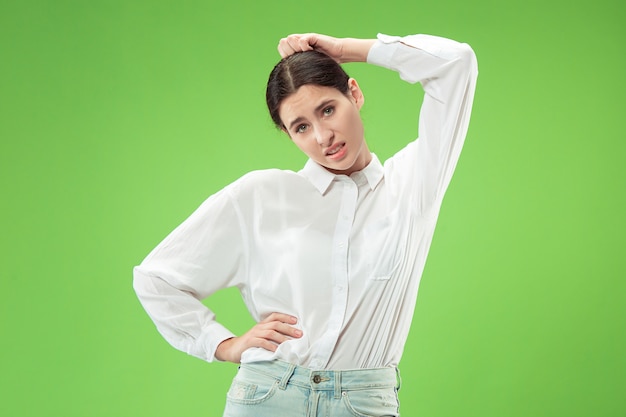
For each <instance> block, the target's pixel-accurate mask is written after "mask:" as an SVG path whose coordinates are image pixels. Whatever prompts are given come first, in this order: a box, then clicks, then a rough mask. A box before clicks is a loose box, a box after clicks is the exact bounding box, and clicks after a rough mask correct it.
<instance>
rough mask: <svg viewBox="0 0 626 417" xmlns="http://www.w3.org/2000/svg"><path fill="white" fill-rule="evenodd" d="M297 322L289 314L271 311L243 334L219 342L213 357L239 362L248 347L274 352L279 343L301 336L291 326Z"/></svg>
mask: <svg viewBox="0 0 626 417" xmlns="http://www.w3.org/2000/svg"><path fill="white" fill-rule="evenodd" d="M297 322H298V319H296V318H295V317H293V316H290V315H289V314H283V313H272V314H270V315H269V316H268V317H267V318H266V319H265V320H263V321H261V322H259V323H257V324H255V325H254V326H253V327H252V328H251V329H250V330H248V331H247V332H246V333H245V334H244V335H242V336H239V337H232V338H230V339H226V340H224V341H223V342H222V343H220V344H219V346H218V347H217V349H216V350H215V357H216V358H217V359H218V360H220V361H227V362H234V363H240V362H241V355H242V354H243V352H244V351H246V350H247V349H249V348H254V347H258V348H263V349H266V350H269V351H271V352H275V351H276V349H277V348H278V345H280V344H281V343H283V342H285V341H287V340H291V339H294V338H296V339H297V338H299V337H302V331H300V330H298V329H296V328H295V327H293V325H295V324H296V323H297Z"/></svg>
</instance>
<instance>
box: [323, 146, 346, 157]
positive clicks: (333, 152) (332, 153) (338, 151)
mask: <svg viewBox="0 0 626 417" xmlns="http://www.w3.org/2000/svg"><path fill="white" fill-rule="evenodd" d="M345 153H346V144H345V142H342V143H338V144H337V145H335V146H333V147H332V148H330V149H328V150H327V151H326V157H328V158H330V159H341V158H343V156H344V155H345Z"/></svg>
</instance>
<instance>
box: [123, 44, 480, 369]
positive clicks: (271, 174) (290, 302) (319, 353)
mask: <svg viewBox="0 0 626 417" xmlns="http://www.w3.org/2000/svg"><path fill="white" fill-rule="evenodd" d="M368 62H369V63H371V64H375V65H380V66H383V67H386V68H389V69H392V70H395V71H397V72H399V73H400V77H401V78H402V79H404V80H406V81H408V82H411V83H415V82H420V83H421V84H422V85H423V88H424V91H425V97H424V102H423V105H422V109H421V111H420V120H419V139H417V140H415V141H414V142H411V143H409V144H408V145H407V146H406V147H405V148H404V149H402V150H401V151H400V152H398V153H397V154H396V155H394V156H393V157H392V158H390V159H388V160H387V161H386V162H385V164H384V165H381V163H380V162H379V160H378V158H376V156H374V157H373V159H372V161H371V163H370V164H369V165H368V166H367V167H366V168H365V169H363V170H362V171H359V172H355V173H353V174H352V175H350V176H345V175H334V174H332V173H330V172H329V171H327V170H326V169H324V168H323V167H321V166H319V165H317V164H316V163H315V162H313V161H311V160H309V161H308V162H307V164H306V166H305V167H304V168H303V169H302V170H301V171H299V172H293V171H285V170H278V169H273V170H263V171H255V172H251V173H249V174H247V175H245V176H243V177H242V178H240V179H239V180H237V181H236V182H234V183H232V184H231V185H229V186H227V187H226V188H224V189H223V190H221V191H220V192H218V193H217V194H215V195H213V196H211V197H210V198H209V199H208V200H206V201H205V202H204V203H203V204H202V205H201V206H200V207H199V208H198V209H197V210H196V211H195V212H194V213H193V214H192V215H191V216H190V217H189V218H188V219H187V220H186V221H185V222H184V223H183V224H181V225H180V226H179V227H178V228H177V229H176V230H174V231H173V232H172V233H171V234H170V235H169V236H168V237H167V238H166V239H165V240H164V241H163V242H162V243H161V244H160V245H158V246H157V247H156V248H155V249H154V250H153V251H152V252H151V253H150V254H149V255H148V257H147V258H146V259H145V260H144V261H143V262H142V263H141V265H139V266H137V267H136V268H135V270H134V277H135V279H134V286H135V290H136V292H137V294H138V296H139V299H140V301H141V303H142V304H143V306H144V307H145V309H146V310H147V312H148V314H149V315H150V316H151V318H152V319H153V320H154V322H155V323H156V325H157V328H158V330H159V331H160V332H161V333H162V335H163V336H164V337H165V338H166V339H167V340H168V341H169V342H170V343H171V344H172V345H173V346H175V347H176V348H178V349H181V350H183V351H185V352H187V353H189V354H191V355H194V356H197V357H200V358H202V359H205V360H207V361H212V360H214V359H215V357H214V353H215V350H216V348H217V346H218V345H219V344H220V343H221V342H222V341H224V340H225V339H227V338H229V337H232V336H234V335H233V334H232V333H231V332H230V331H229V330H227V329H226V328H224V327H223V326H222V325H221V324H219V322H218V321H216V317H215V315H214V314H213V313H212V312H211V310H210V309H208V308H207V307H206V306H204V305H203V304H202V303H201V301H200V300H202V299H203V298H205V297H207V296H209V295H210V294H212V293H214V292H215V291H217V290H219V289H221V288H225V287H232V286H236V287H238V288H239V290H240V291H241V294H242V296H243V299H244V301H245V304H246V306H247V307H248V310H249V311H250V314H251V315H252V316H253V318H254V319H255V320H257V321H260V320H263V319H264V318H265V317H267V316H268V315H269V314H271V313H272V312H281V313H287V314H291V315H293V316H296V317H297V318H298V324H297V327H299V328H301V329H302V331H303V336H302V337H301V338H298V339H293V340H288V341H286V342H284V343H282V344H281V345H280V346H279V347H278V350H277V351H276V352H270V351H267V350H264V349H261V348H251V349H249V350H247V351H245V352H244V354H243V355H242V362H254V361H263V360H272V359H281V360H284V361H287V362H291V363H295V364H298V365H302V366H306V367H310V368H313V369H336V370H339V369H356V368H377V367H394V366H397V364H398V362H399V361H400V357H401V355H402V351H403V348H404V344H405V341H406V338H407V334H408V331H409V327H410V323H411V319H412V316H413V310H414V306H415V301H416V298H417V291H418V286H419V281H420V277H421V275H422V270H423V268H424V263H425V262H426V255H427V253H428V249H429V246H430V243H431V240H432V236H433V232H434V229H435V224H436V221H437V216H438V213H439V208H440V205H441V201H442V198H443V195H444V192H445V189H446V187H447V185H448V183H449V182H450V178H451V176H452V173H453V171H454V167H455V165H456V162H457V159H458V157H459V153H460V152H461V147H462V144H463V140H464V138H465V135H466V132H467V127H468V123H469V118H470V111H471V106H472V99H473V95H474V89H475V82H476V76H477V64H476V59H475V56H474V53H473V51H472V49H471V48H470V47H469V46H468V45H466V44H462V43H458V42H455V41H452V40H448V39H443V38H439V37H434V36H428V35H413V36H407V37H404V38H400V37H390V36H386V35H379V37H378V41H377V42H376V43H375V44H374V46H373V47H372V49H371V50H370V53H369V55H368Z"/></svg>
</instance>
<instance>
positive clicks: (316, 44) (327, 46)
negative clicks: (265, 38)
mask: <svg viewBox="0 0 626 417" xmlns="http://www.w3.org/2000/svg"><path fill="white" fill-rule="evenodd" d="M303 51H320V52H323V53H325V54H326V55H328V56H330V57H331V58H333V59H334V60H335V61H337V62H341V56H342V45H341V40H340V39H337V38H333V37H331V36H326V35H320V34H318V33H305V34H293V35H289V36H287V37H286V38H282V39H281V40H280V42H278V53H280V56H281V57H282V58H285V57H288V56H289V55H292V54H295V53H296V52H303Z"/></svg>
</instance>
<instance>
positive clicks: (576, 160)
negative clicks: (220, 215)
mask: <svg viewBox="0 0 626 417" xmlns="http://www.w3.org/2000/svg"><path fill="white" fill-rule="evenodd" d="M624 21H626V16H625V6H624V3H623V2H620V1H618V0H599V1H596V2H582V3H581V2H570V1H565V0H557V1H545V0H542V1H525V2H518V1H514V2H510V1H506V2H505V1H494V0H476V1H465V0H463V1H461V0H441V1H429V2H425V1H410V2H409V1H393V0H391V1H386V2H373V1H371V2H369V1H362V0H359V1H356V0H349V1H342V2H334V3H332V2H331V3H329V2H317V3H311V2H291V1H289V2H288V1H283V2H279V1H253V0H249V1H231V2H216V1H210V0H207V1H181V2H174V1H171V2H166V1H147V0H143V1H133V0H128V1H127V0H125V1H121V0H111V1H104V0H102V1H89V2H81V1H9V0H3V1H2V2H0V138H1V148H0V172H1V184H2V199H1V201H2V202H1V203H0V204H1V207H2V216H1V222H2V246H1V248H0V249H1V254H2V268H1V271H2V272H1V273H2V280H1V290H2V292H1V293H2V296H3V297H2V303H0V306H1V307H0V308H1V309H2V310H1V312H2V316H1V320H2V328H1V330H2V332H1V334H2V345H1V346H2V348H1V349H2V350H1V351H0V353H1V354H0V364H1V368H0V369H1V372H0V381H1V384H2V386H1V391H0V392H2V400H1V401H0V414H1V415H3V416H37V417H44V416H50V417H55V416H63V417H74V416H75V417H87V416H89V417H98V416H102V417H114V416H120V417H124V416H135V417H138V416H150V417H158V416H188V417H192V416H219V415H221V411H222V409H223V406H224V401H225V394H226V391H227V389H228V387H229V385H230V381H231V379H232V377H233V375H234V373H235V372H236V366H235V365H233V364H226V363H212V364H208V363H205V362H202V361H200V360H198V359H195V358H192V357H190V356H187V355H186V354H184V353H181V352H178V351H176V350H174V349H173V348H171V347H170V346H169V345H168V344H167V343H166V342H165V341H164V340H163V339H162V338H161V336H160V335H159V334H158V333H157V331H156V329H155V328H154V326H153V324H152V323H151V321H150V320H149V319H148V317H147V315H146V314H145V312H144V311H143V310H142V308H141V306H140V305H139V302H138V301H137V299H136V297H135V295H134V292H133V290H132V285H131V282H132V274H131V271H132V267H133V266H134V265H136V264H138V263H139V262H141V260H142V259H143V257H144V256H145V255H146V254H147V253H148V252H149V251H150V250H151V249H152V248H153V247H154V246H155V245H156V244H157V243H158V242H159V241H160V240H161V239H162V238H163V237H164V236H165V235H166V234H167V233H169V232H170V231H171V230H172V229H173V228H174V227H175V226H177V225H178V224H179V223H180V222H182V221H183V220H184V219H185V218H186V217H187V216H188V215H189V214H190V213H191V212H192V211H193V210H194V209H195V208H196V207H197V206H198V205H199V204H200V203H201V202H202V201H203V200H204V199H205V198H207V197H208V196H209V195H210V194H212V193H214V192H216V191H217V190H219V189H220V188H222V187H223V186H224V185H226V184H228V183H230V182H232V181H234V180H235V179H237V178H238V177H239V176H241V175H243V174H244V173H246V172H248V171H250V170H253V169H263V168H270V167H278V168H283V169H292V170H297V169H299V168H300V167H301V166H302V164H303V163H304V160H305V159H304V156H303V155H301V154H300V152H299V151H298V150H297V149H296V148H295V147H294V146H293V145H292V144H291V143H290V142H289V140H288V138H286V137H285V136H284V135H282V134H280V133H279V132H278V131H276V129H274V127H273V126H272V124H271V121H270V119H269V116H268V115H267V113H266V109H265V107H264V106H265V104H264V90H265V82H266V80H267V75H268V74H269V71H270V70H271V68H272V67H273V65H274V64H275V63H276V62H277V59H278V55H277V53H276V44H277V42H278V39H279V38H280V37H283V36H285V35H287V34H289V33H293V32H308V31H317V32H322V33H328V34H331V35H335V36H353V37H373V36H375V35H376V33H377V32H383V33H388V34H398V35H405V34H411V33H418V32H421V33H430V34H435V35H442V36H446V37H450V38H453V39H457V40H460V41H464V42H468V43H470V44H471V45H472V46H473V48H474V49H475V51H476V53H477V55H478V60H479V68H480V75H479V81H478V89H477V92H476V101H475V105H474V111H473V117H472V121H471V125H470V129H469V134H468V138H467V142H466V146H465V149H464V152H463V155H462V157H461V160H460V162H459V165H458V168H457V171H456V174H455V177H454V179H453V181H452V184H451V186H450V188H449V190H448V193H447V196H446V199H445V201H444V206H443V209H442V212H441V216H440V218H439V224H438V228H437V232H436V234H435V239H434V242H433V245H432V249H431V254H430V257H429V260H428V263H427V265H426V270H425V272H424V276H423V280H422V284H421V289H420V296H419V298H418V303H417V307H416V311H415V319H414V322H413V326H412V330H411V334H410V336H409V339H408V342H407V345H406V349H405V353H404V357H403V360H402V362H401V365H400V368H401V372H402V377H403V386H402V389H401V391H400V401H401V404H402V412H403V414H402V415H403V416H408V417H411V416H420V417H435V416H437V417H452V416H477V417H489V416H493V417H501V416H509V417H512V416H520V417H522V416H523V417H528V416H533V417H538V416H546V417H555V416H564V417H574V416H581V417H589V416H601V417H623V416H625V415H626V396H624V389H625V387H626V355H625V354H624V352H625V351H626V336H625V332H624V329H625V328H626V303H625V296H624V290H625V289H626V285H625V283H624V255H623V253H622V252H623V249H624V243H625V242H624V235H625V233H626V227H625V221H624V212H625V211H624V209H625V198H624V190H625V187H624V185H625V184H624V182H625V179H626V175H625V172H624V160H625V159H626V158H625V157H626V155H625V153H626V152H625V151H626V146H625V139H626V138H625V137H624V130H623V127H622V126H623V119H624V116H623V113H624V110H625V107H624V104H623V103H624V97H626V89H625V81H624V78H625V77H624V74H626V60H625V55H626V54H625V53H624V52H625V50H624V44H625V41H626V36H625V29H624V24H623V23H624ZM346 68H347V70H348V72H349V73H350V74H351V75H352V76H354V77H355V78H357V79H358V80H359V82H360V85H361V87H362V89H363V90H364V93H365V97H366V100H365V106H364V108H363V112H362V115H363V119H364V122H365V127H366V137H367V139H368V142H369V144H370V146H371V149H373V150H374V151H375V152H376V153H377V154H378V155H379V156H380V157H381V159H385V158H387V157H389V156H391V155H392V154H393V153H394V152H395V151H397V150H398V149H400V148H401V147H402V146H403V145H404V144H405V143H407V142H408V141H409V140H411V139H412V138H413V137H414V136H415V135H416V132H417V112H418V109H419V105H420V102H421V96H422V91H421V88H420V87H419V86H410V85H408V84H405V83H404V82H402V81H401V80H400V79H399V78H398V76H397V74H395V73H392V72H390V71H386V70H383V69H380V68H375V67H370V66H367V65H363V64H350V65H347V67H346ZM206 303H207V304H209V305H210V306H211V307H212V308H213V309H214V310H215V311H216V313H217V315H218V318H219V320H220V321H222V322H223V323H224V324H226V325H227V326H228V327H230V328H231V329H232V330H233V331H235V332H242V331H245V330H246V329H248V328H249V326H250V325H251V319H250V318H249V316H248V315H247V313H246V310H245V308H244V306H243V303H242V302H241V299H240V297H239V295H238V293H237V292H236V291H234V290H226V291H223V292H220V293H218V294H216V295H214V296H212V297H211V298H210V299H208V300H206Z"/></svg>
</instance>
